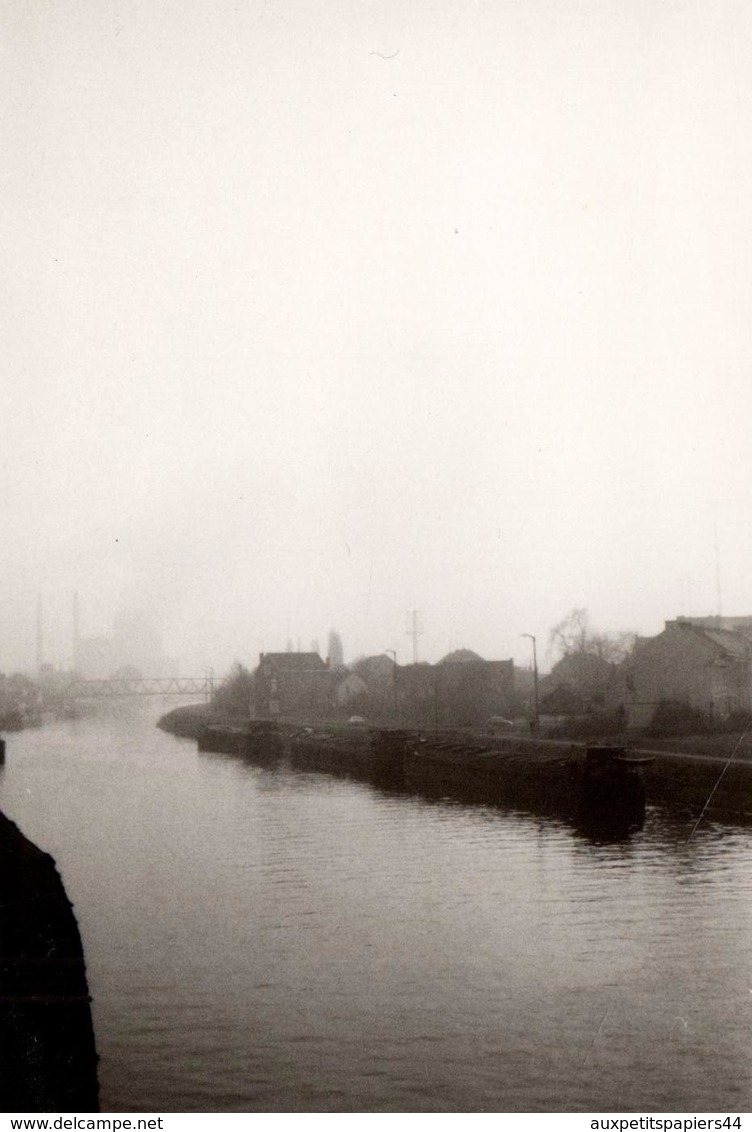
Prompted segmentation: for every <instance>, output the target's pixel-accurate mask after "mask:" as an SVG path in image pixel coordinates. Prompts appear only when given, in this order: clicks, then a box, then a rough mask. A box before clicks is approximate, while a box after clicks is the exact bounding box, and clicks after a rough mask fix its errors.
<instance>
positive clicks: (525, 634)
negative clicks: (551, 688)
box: [522, 633, 540, 731]
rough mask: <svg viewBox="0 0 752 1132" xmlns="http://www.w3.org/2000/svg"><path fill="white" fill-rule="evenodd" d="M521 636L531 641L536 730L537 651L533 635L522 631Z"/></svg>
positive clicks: (538, 720) (536, 723)
mask: <svg viewBox="0 0 752 1132" xmlns="http://www.w3.org/2000/svg"><path fill="white" fill-rule="evenodd" d="M522 636H523V637H527V638H528V639H529V640H531V641H532V642H533V713H534V714H533V725H534V726H533V729H534V730H535V731H537V730H538V724H539V722H540V719H539V716H538V653H537V651H536V647H535V637H534V636H533V634H532V633H522Z"/></svg>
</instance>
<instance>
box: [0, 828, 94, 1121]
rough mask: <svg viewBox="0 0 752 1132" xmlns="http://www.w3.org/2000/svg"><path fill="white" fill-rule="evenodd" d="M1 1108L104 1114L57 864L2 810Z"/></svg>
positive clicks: (82, 972)
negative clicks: (99, 1100) (99, 1106)
mask: <svg viewBox="0 0 752 1132" xmlns="http://www.w3.org/2000/svg"><path fill="white" fill-rule="evenodd" d="M0 904H1V905H2V920H1V921H0V1067H1V1069H0V1109H1V1110H2V1111H4V1112H96V1111H97V1109H98V1086H97V1055H96V1049H95V1044H94V1031H93V1027H92V1019H91V1006H90V999H89V988H88V985H87V979H86V969H85V965H84V955H83V949H82V946H81V937H80V934H79V930H78V925H77V923H76V918H75V916H74V914H73V909H72V907H71V904H70V901H69V900H68V897H67V896H66V893H65V889H64V888H63V883H62V881H61V879H60V876H59V874H58V872H57V869H56V867H55V862H54V861H53V859H52V857H50V856H48V854H46V853H43V852H42V851H41V850H40V849H38V848H37V847H36V846H35V845H33V844H32V843H31V842H30V841H29V840H28V839H27V838H26V837H24V836H23V834H22V833H21V831H20V830H19V829H18V827H17V826H16V825H14V824H13V822H11V821H9V820H8V818H6V817H5V816H4V815H3V814H0Z"/></svg>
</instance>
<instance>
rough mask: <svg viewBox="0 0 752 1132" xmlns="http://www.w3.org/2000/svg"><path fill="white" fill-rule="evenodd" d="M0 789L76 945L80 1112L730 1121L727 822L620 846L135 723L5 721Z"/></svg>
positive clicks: (747, 1001)
mask: <svg viewBox="0 0 752 1132" xmlns="http://www.w3.org/2000/svg"><path fill="white" fill-rule="evenodd" d="M9 748H10V749H9V754H8V764H7V766H6V768H5V772H4V775H3V777H2V780H0V803H1V804H2V807H3V808H4V809H5V810H6V812H7V813H8V814H9V816H11V817H12V818H14V820H17V821H18V822H19V823H20V824H21V826H22V828H23V829H24V831H25V832H26V833H27V835H28V836H30V837H31V838H33V839H34V840H35V841H36V842H37V843H39V844H40V845H42V846H43V847H44V848H45V849H47V850H48V851H49V852H51V853H52V854H53V855H54V856H55V857H56V859H57V861H58V864H59V867H60V869H61V872H62V874H63V878H64V880H65V884H66V887H67V890H68V893H69V895H70V896H71V899H72V900H73V901H74V902H75V905H76V912H77V914H78V918H79V923H80V925H81V929H82V934H83V937H84V945H85V948H86V953H87V961H88V969H89V977H90V983H91V986H92V991H93V994H94V998H95V1022H96V1026H97V1044H98V1048H99V1052H100V1054H101V1057H102V1064H101V1073H100V1078H101V1088H102V1108H103V1110H105V1111H107V1110H114V1111H119V1110H148V1111H152V1110H154V1111H158V1110H166V1111H170V1110H173V1111H190V1110H207V1111H219V1110H255V1111H274V1110H283V1111H295V1110H302V1111H311V1112H314V1111H328V1110H340V1111H423V1112H428V1111H477V1110H486V1111H500V1112H503V1111H515V1110H525V1111H536V1110H553V1111H577V1110H584V1111H614V1110H630V1109H631V1110H647V1111H650V1110H653V1111H656V1110H664V1111H665V1110H670V1109H674V1110H681V1111H688V1110H689V1111H692V1110H700V1109H704V1110H707V1111H721V1110H743V1111H746V1110H749V1109H750V1107H752V1105H751V1104H750V1101H751V1100H752V1087H751V1081H750V1059H749V1028H750V1021H751V1019H750V1012H751V1011H752V993H751V988H752V971H750V963H751V960H752V935H751V934H750V930H749V928H750V911H749V909H750V879H749V878H750V875H751V872H750V865H751V864H752V838H751V837H750V833H749V831H748V830H746V829H742V828H730V827H722V826H718V825H715V826H703V827H701V828H700V829H699V830H698V831H697V832H696V833H695V835H694V836H693V837H692V838H691V840H688V837H689V833H690V830H691V828H692V827H691V822H690V820H689V819H686V820H684V819H678V820H677V819H675V818H671V817H670V816H668V815H666V814H665V813H663V812H660V811H657V810H652V809H651V810H650V811H649V813H648V818H647V821H646V823H645V826H644V828H643V829H642V830H641V831H639V832H636V833H633V834H632V836H631V837H630V838H628V839H626V840H620V841H611V842H610V841H608V840H607V839H599V838H597V837H592V836H591V837H588V836H586V835H585V834H583V833H582V832H581V831H577V830H574V829H571V828H568V827H567V826H565V825H564V824H562V823H559V822H556V821H552V820H546V819H541V818H535V817H532V816H529V815H525V814H520V813H514V812H511V813H510V812H504V811H503V810H500V809H495V808H492V807H484V806H468V805H463V804H461V803H459V802H452V801H450V800H448V799H447V800H445V801H443V802H437V801H429V800H427V799H423V798H419V797H410V796H400V795H399V794H390V793H389V792H387V791H378V790H375V789H374V788H372V787H369V786H367V785H365V784H361V783H357V782H351V781H348V780H343V779H334V778H331V777H326V776H323V775H317V774H306V773H300V772H294V771H292V770H290V769H289V768H285V767H280V768H278V769H269V768H266V769H262V768H258V767H254V766H252V765H250V764H249V763H246V762H244V761H242V760H239V759H235V758H230V757H224V756H221V755H199V754H198V753H197V751H196V748H195V745H194V744H192V743H190V742H188V741H184V740H177V739H174V738H171V737H170V736H167V735H165V734H163V733H161V732H159V731H157V730H156V729H153V728H152V727H150V726H145V725H135V724H129V725H126V724H115V723H113V724H105V723H103V722H101V721H100V722H97V723H93V722H88V723H87V722H78V723H75V724H66V725H61V726H57V727H53V728H49V729H46V730H41V731H37V732H26V733H23V734H21V735H18V736H14V739H13V742H12V744H10V745H9Z"/></svg>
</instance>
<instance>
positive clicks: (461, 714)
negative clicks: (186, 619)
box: [252, 617, 752, 729]
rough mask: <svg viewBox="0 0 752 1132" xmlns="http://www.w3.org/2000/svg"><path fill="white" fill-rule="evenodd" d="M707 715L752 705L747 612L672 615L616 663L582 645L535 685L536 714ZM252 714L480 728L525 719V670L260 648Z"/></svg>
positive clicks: (457, 659)
mask: <svg viewBox="0 0 752 1132" xmlns="http://www.w3.org/2000/svg"><path fill="white" fill-rule="evenodd" d="M667 702H669V703H674V704H677V703H678V704H682V705H686V706H687V707H689V708H691V709H693V710H695V711H698V712H702V713H703V715H704V716H706V717H709V718H710V719H713V720H718V721H722V720H725V719H728V717H729V716H731V715H732V714H734V713H735V712H752V617H692V618H690V617H677V618H675V619H674V620H670V621H666V622H665V625H664V628H663V631H662V632H660V633H659V634H657V635H656V636H654V637H648V638H638V639H637V640H636V642H635V645H634V648H633V650H632V652H631V654H630V656H629V657H628V658H627V659H626V660H625V661H624V662H623V663H621V664H613V663H608V662H607V661H606V660H603V659H601V658H600V657H598V656H597V655H593V654H592V653H588V652H580V653H573V654H570V655H568V656H565V657H564V658H562V660H560V661H559V663H558V664H557V665H555V667H554V669H553V671H552V672H551V674H550V675H548V676H546V677H544V678H543V679H542V680H541V684H540V704H541V710H542V712H543V713H544V714H550V715H551V716H555V717H561V716H562V715H563V716H566V715H577V714H587V713H593V712H596V713H600V712H618V713H620V715H621V716H622V718H623V720H624V724H625V726H626V727H627V728H630V729H641V728H644V727H646V726H648V725H649V724H650V723H651V721H652V720H653V717H654V715H655V712H656V709H657V708H658V707H659V706H660V705H662V704H665V703H667ZM252 712H253V714H254V715H255V716H256V717H257V718H271V719H286V720H300V721H323V720H331V719H336V718H339V719H346V718H348V717H349V716H351V715H359V716H363V717H364V718H366V719H367V720H368V721H369V722H370V723H374V724H380V723H381V724H383V725H385V726H388V725H394V724H400V725H403V726H412V727H478V726H482V725H484V724H485V723H486V722H487V721H488V719H489V718H490V717H491V716H495V715H496V716H505V717H519V716H525V715H527V716H528V717H529V718H532V717H533V682H532V674H531V673H530V672H528V671H527V670H520V669H516V668H515V666H514V663H513V661H512V660H511V659H510V660H498V661H489V660H484V659H483V658H482V657H480V656H478V654H477V653H475V652H472V651H471V650H469V649H459V650H456V651H455V652H453V653H449V654H448V655H447V656H445V657H444V658H443V659H442V660H440V661H439V662H438V663H437V664H433V665H431V664H409V665H397V664H396V663H395V662H394V660H393V659H392V658H391V657H390V656H387V655H386V654H381V655H378V656H371V657H365V658H363V659H361V660H359V661H356V662H355V663H354V664H352V665H351V666H349V667H348V668H346V667H345V666H343V665H338V664H332V663H330V662H329V661H324V660H323V659H322V658H321V656H319V654H318V653H317V652H280V653H262V654H261V656H260V658H259V665H258V668H257V669H256V671H255V673H254V677H253V703H252Z"/></svg>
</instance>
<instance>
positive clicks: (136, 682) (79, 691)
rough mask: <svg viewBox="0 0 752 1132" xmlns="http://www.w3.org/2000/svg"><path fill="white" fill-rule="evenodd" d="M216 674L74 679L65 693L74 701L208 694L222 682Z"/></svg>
mask: <svg viewBox="0 0 752 1132" xmlns="http://www.w3.org/2000/svg"><path fill="white" fill-rule="evenodd" d="M222 682H223V681H221V680H219V681H218V680H216V679H215V677H214V676H162V677H147V678H138V679H136V678H135V677H134V678H133V679H131V678H130V677H125V678H122V679H120V678H115V679H112V680H74V681H72V683H70V684H68V685H67V686H66V688H65V696H66V697H67V698H69V699H74V700H111V699H116V698H117V699H120V698H122V697H123V696H206V697H207V698H208V697H210V696H211V695H212V694H213V692H214V690H215V688H216V687H217V686H218V684H221V683H222Z"/></svg>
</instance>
